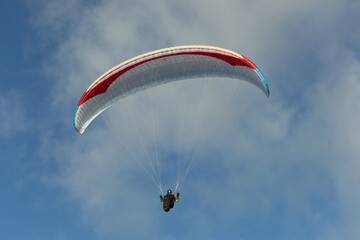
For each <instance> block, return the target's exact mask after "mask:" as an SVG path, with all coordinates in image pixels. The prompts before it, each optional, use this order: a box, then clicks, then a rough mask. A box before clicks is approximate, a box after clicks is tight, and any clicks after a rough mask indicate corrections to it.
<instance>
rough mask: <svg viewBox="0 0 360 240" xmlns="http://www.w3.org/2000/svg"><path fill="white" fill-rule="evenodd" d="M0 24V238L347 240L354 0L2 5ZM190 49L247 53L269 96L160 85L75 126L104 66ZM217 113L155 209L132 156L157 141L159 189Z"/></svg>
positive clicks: (356, 140) (351, 195)
mask: <svg viewBox="0 0 360 240" xmlns="http://www.w3.org/2000/svg"><path fill="white" fill-rule="evenodd" d="M0 18H1V19H0V35H1V38H0V41H1V44H0V73H1V81H0V146H1V151H0V238H1V239H9V240H12V239H31V240H41V239H55V240H70V239H89V240H97V239H107V240H108V239H109V240H112V239H144V238H146V239H169V240H172V239H209V240H212V239H239V240H251V239H254V240H257V239H316V240H325V239H326V240H336V239H349V240H350V239H360V229H359V227H358V226H359V225H360V205H359V204H358V203H359V202H360V186H359V184H358V183H359V180H360V175H359V174H358V172H359V170H360V161H359V159H360V134H359V133H360V127H359V122H360V111H359V110H360V103H359V101H358V100H357V96H359V95H360V78H359V74H360V32H359V31H358V30H357V29H358V23H359V22H360V1H356V0H341V1H340V0H331V1H325V0H311V1H310V0H304V1H285V0H275V1H266V0H256V1H242V0H222V1H214V0H207V1H205V0H191V1H190V0H182V1H176V0H169V1H165V0H152V1H145V0H135V1H130V0H122V1H116V0H104V1H95V0H92V1H82V0H62V1H59V0H24V1H21V0H17V1H10V0H3V1H1V3H0ZM194 44H201V45H212V46H218V47H223V48H227V49H231V50H233V51H236V52H239V53H241V54H243V55H244V56H246V57H248V58H249V59H250V60H252V61H253V62H254V63H255V64H256V65H257V66H258V67H259V68H260V69H261V70H262V72H263V73H264V75H265V77H266V79H267V81H268V83H269V88H270V97H269V98H267V97H266V96H264V95H263V94H262V93H261V92H260V91H259V90H257V89H255V87H253V86H250V85H249V84H242V83H239V82H234V81H233V80H228V79H213V80H207V79H202V80H201V79H198V80H194V81H188V82H186V83H184V84H183V85H180V84H179V83H174V84H167V85H164V86H161V87H158V88H156V89H151V90H149V91H146V92H142V93H139V94H136V95H134V96H131V97H129V98H128V99H126V100H125V101H124V102H123V104H121V103H119V104H117V105H116V106H114V107H112V108H110V109H108V110H107V111H106V112H104V114H103V115H104V116H103V117H99V118H97V119H96V120H95V121H94V122H93V123H92V124H91V125H90V126H89V128H88V129H87V130H86V132H85V134H83V135H80V134H78V133H77V132H76V131H75V130H74V127H73V125H72V124H73V114H74V110H75V107H76V104H77V101H78V100H79V98H80V97H81V95H82V93H83V92H84V91H85V90H86V88H87V87H88V86H89V85H90V84H91V83H92V82H93V81H94V80H95V79H96V78H98V77H99V76H100V75H101V74H103V73H104V72H105V71H107V70H108V69H110V68H112V67H113V66H115V65H117V64H119V63H121V62H123V61H125V60H127V59H129V58H132V57H134V56H137V55H139V54H142V53H145V52H149V51H152V50H157V49H160V48H165V47H171V46H179V45H194ZM207 86H210V87H209V89H208V90H206V89H207ZM204 89H205V90H204ZM232 90H236V93H238V94H235V95H234V96H233V95H229V94H228V93H230V92H231V91H232ZM237 91H238V92H237ZM200 92H204V93H205V94H204V95H205V97H204V98H202V97H199V96H200V95H201V94H199V93H200ZM207 96H209V98H207ZM227 96H232V97H230V98H228V97H227ZM179 99H180V100H181V99H182V102H181V105H180V107H179V102H178V100H179ZM194 102H196V104H195V105H196V106H200V103H201V104H202V102H204V104H202V105H201V106H202V109H204V113H203V115H202V116H203V120H202V121H199V122H196V123H195V124H194V123H193V122H192V121H193V120H194V118H192V117H193V116H194V115H196V109H197V108H194ZM129 109H130V110H129ZM150 109H157V111H152V110H150ZM179 112H182V115H181V116H183V118H182V124H181V133H182V135H183V136H182V140H181V145H180V147H179V145H178V144H179V142H178V140H177V139H178V137H177V136H178V135H177V132H178V131H177V129H176V128H177V127H176V126H177V121H178V119H177V118H174V116H177V114H178V113H179ZM216 116H221V120H222V122H221V124H215V125H216V129H215V130H214V131H211V135H210V136H209V138H208V139H207V141H206V142H205V143H204V144H203V145H202V146H200V150H201V153H202V154H201V157H199V158H198V159H196V160H195V161H194V162H193V164H192V165H191V169H190V171H189V173H188V175H187V177H186V179H185V181H183V183H182V185H181V187H180V189H179V191H180V194H181V195H180V202H179V203H177V204H176V205H175V207H174V208H173V209H172V210H171V211H170V212H169V213H165V212H164V211H163V210H162V206H161V203H160V200H159V194H160V192H159V190H158V189H157V188H156V186H155V185H154V184H153V183H152V181H151V179H150V178H148V176H147V175H146V174H145V172H144V171H143V170H142V168H141V165H140V164H138V163H137V162H136V161H134V157H132V156H131V154H130V153H131V152H133V153H135V154H136V156H137V158H139V159H141V160H143V159H144V158H145V157H144V152H143V151H142V150H140V148H141V147H142V145H144V146H145V148H147V149H148V151H149V153H150V154H152V156H154V154H155V153H154V149H155V146H157V147H158V153H159V155H160V163H161V169H160V173H161V176H162V184H163V185H164V188H169V187H170V188H172V187H173V176H174V175H175V171H176V170H174V168H175V165H176V164H175V162H176V158H177V157H176V154H177V149H180V150H181V151H185V150H186V151H194V149H195V150H196V149H197V148H196V145H197V143H198V142H199V139H200V138H201V137H202V136H204V135H206V134H207V133H209V129H212V126H213V125H212V123H211V121H210V120H208V119H216ZM154 119H155V120H154ZM204 119H205V120H204ZM154 122H157V125H156V124H154ZM215 122H216V121H215ZM107 124H109V125H110V126H111V127H108V126H107ZM150 125H156V126H157V127H155V130H156V131H158V135H156V136H158V139H156V141H154V140H153V136H154V135H153V131H154V128H153V126H150ZM138 132H139V133H141V135H142V136H140V137H139V136H138V135H139V134H138ZM114 133H115V134H114ZM193 135H194V137H192V136H193ZM119 136H120V138H121V139H122V141H125V142H126V145H128V146H130V151H127V150H126V147H125V145H124V144H122V143H121V142H119V139H118V138H119ZM188 146H189V148H185V147H188ZM178 147H179V148H178ZM189 149H190V150H189ZM143 164H146V162H143ZM145 167H146V166H145Z"/></svg>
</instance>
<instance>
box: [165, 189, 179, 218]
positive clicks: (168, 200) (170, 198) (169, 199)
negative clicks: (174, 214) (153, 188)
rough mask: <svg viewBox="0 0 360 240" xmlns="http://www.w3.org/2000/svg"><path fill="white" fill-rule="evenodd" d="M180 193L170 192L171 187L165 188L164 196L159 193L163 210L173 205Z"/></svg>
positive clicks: (168, 209) (166, 210) (167, 209)
mask: <svg viewBox="0 0 360 240" xmlns="http://www.w3.org/2000/svg"><path fill="white" fill-rule="evenodd" d="M179 197H180V193H177V194H176V197H175V195H174V194H173V193H172V191H171V189H169V190H167V193H166V195H165V196H162V195H160V200H161V204H162V205H163V208H164V211H165V212H168V211H170V209H171V208H173V207H174V204H175V202H178V201H179Z"/></svg>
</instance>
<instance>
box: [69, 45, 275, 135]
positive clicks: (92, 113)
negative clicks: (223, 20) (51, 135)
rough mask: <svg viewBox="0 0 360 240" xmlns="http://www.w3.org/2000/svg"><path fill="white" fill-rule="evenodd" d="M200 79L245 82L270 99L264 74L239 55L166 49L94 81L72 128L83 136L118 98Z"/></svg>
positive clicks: (189, 48) (209, 49)
mask: <svg viewBox="0 0 360 240" xmlns="http://www.w3.org/2000/svg"><path fill="white" fill-rule="evenodd" d="M199 77H228V78H237V79H240V80H244V81H247V82H249V83H251V84H253V85H255V86H256V87H258V88H259V89H260V90H262V91H263V92H264V93H265V95H266V96H269V94H270V93H269V87H268V84H267V82H266V79H265V77H264V75H263V74H262V73H261V71H260V70H259V68H257V67H256V65H255V64H254V63H252V62H251V61H250V60H249V59H247V58H246V57H244V56H242V55H240V54H239V53H236V52H233V51H230V50H227V49H223V48H218V47H211V46H196V45H191V46H180V47H172V48H165V49H161V50H157V51H153V52H149V53H145V54H143V55H140V56H137V57H135V58H132V59H130V60H127V61H125V62H123V63H121V64H119V65H118V66H116V67H114V68H112V69H110V70H109V71H107V72H106V73H104V74H103V75H102V76H101V77H99V78H98V79H97V80H96V81H95V82H93V83H92V84H91V85H90V86H89V88H88V89H87V90H86V91H85V92H84V94H83V95H82V97H81V98H80V100H79V102H78V104H77V108H76V111H75V116H74V126H75V129H76V131H77V132H78V133H80V134H83V133H84V131H85V129H86V128H87V127H88V125H89V124H90V123H91V121H92V120H94V118H96V117H97V116H98V115H99V114H101V113H102V112H103V111H104V110H105V109H107V108H109V107H110V106H111V105H112V104H113V103H115V102H117V101H118V100H120V99H121V98H125V97H127V96H129V95H131V94H135V93H136V92H139V91H141V90H146V89H148V88H151V87H155V86H158V85H161V84H165V83H168V82H173V81H177V80H184V79H191V78H199Z"/></svg>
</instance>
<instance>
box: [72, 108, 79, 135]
mask: <svg viewBox="0 0 360 240" xmlns="http://www.w3.org/2000/svg"><path fill="white" fill-rule="evenodd" d="M78 108H79V106H77V105H76V109H75V113H74V119H73V125H74V128H75V129H76V127H75V118H76V113H77V111H78ZM76 131H77V130H76Z"/></svg>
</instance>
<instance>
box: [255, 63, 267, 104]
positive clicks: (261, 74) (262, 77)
mask: <svg viewBox="0 0 360 240" xmlns="http://www.w3.org/2000/svg"><path fill="white" fill-rule="evenodd" d="M256 72H257V73H258V74H259V75H260V77H261V79H262V81H263V84H264V85H265V87H266V96H267V97H269V96H270V90H269V85H268V83H267V81H266V78H265V76H264V74H263V73H262V72H261V71H260V69H259V68H256Z"/></svg>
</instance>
